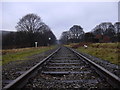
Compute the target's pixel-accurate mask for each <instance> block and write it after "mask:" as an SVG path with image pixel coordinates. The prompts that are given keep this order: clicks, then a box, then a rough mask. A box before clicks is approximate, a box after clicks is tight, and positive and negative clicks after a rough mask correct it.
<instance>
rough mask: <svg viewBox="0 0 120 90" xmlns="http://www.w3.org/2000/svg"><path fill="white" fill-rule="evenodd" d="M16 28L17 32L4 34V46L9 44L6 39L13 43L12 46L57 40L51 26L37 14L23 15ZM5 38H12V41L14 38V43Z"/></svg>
mask: <svg viewBox="0 0 120 90" xmlns="http://www.w3.org/2000/svg"><path fill="white" fill-rule="evenodd" d="M15 28H16V29H17V32H15V33H14V35H13V34H12V33H10V34H7V35H5V36H4V38H3V48H4V47H5V48H6V47H7V46H8V45H9V44H8V43H6V41H7V42H10V43H11V45H9V46H11V48H16V47H34V46H35V42H38V46H46V45H50V44H54V43H55V42H56V37H55V35H54V34H53V33H52V31H51V29H50V28H49V26H47V25H46V24H45V23H44V22H42V20H41V18H40V17H39V16H38V15H36V14H27V15H25V16H23V17H22V18H21V19H20V20H19V22H18V23H17V25H16V27H15ZM5 38H9V39H12V41H13V40H14V43H13V42H12V41H11V40H9V39H5ZM13 46H14V47H13Z"/></svg>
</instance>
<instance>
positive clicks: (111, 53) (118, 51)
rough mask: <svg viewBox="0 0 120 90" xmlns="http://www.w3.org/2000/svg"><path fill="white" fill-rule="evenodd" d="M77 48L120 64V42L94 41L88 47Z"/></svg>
mask: <svg viewBox="0 0 120 90" xmlns="http://www.w3.org/2000/svg"><path fill="white" fill-rule="evenodd" d="M77 50H79V51H81V52H83V53H87V54H90V55H92V56H95V57H98V58H101V59H103V60H107V61H109V62H111V63H113V64H117V65H120V60H119V57H120V43H92V44H89V45H88V48H87V49H85V48H84V47H83V46H80V47H78V48H77Z"/></svg>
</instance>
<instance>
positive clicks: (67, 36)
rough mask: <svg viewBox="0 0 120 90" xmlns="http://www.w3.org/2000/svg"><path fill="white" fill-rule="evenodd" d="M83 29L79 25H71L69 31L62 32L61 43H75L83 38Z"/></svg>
mask: <svg viewBox="0 0 120 90" xmlns="http://www.w3.org/2000/svg"><path fill="white" fill-rule="evenodd" d="M83 36H84V31H83V28H82V27H81V26H79V25H73V27H71V28H70V29H69V31H66V32H63V33H62V36H61V41H62V42H63V43H68V42H71V43H76V42H81V41H82V40H83Z"/></svg>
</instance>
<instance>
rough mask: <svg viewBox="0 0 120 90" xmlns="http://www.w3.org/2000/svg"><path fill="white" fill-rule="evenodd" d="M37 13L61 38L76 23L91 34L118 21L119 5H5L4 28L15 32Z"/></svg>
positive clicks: (14, 3) (3, 5) (79, 3)
mask: <svg viewBox="0 0 120 90" xmlns="http://www.w3.org/2000/svg"><path fill="white" fill-rule="evenodd" d="M28 13H35V14H37V15H39V16H40V17H41V18H42V21H43V22H45V23H46V24H47V25H48V26H49V27H50V28H51V30H52V31H53V33H54V34H55V35H56V37H57V38H58V39H59V38H60V35H61V33H62V32H63V31H66V30H69V28H70V27H72V26H73V25H74V24H77V25H80V26H81V27H83V29H84V31H85V32H88V31H91V30H92V29H93V28H94V27H95V26H96V25H97V24H100V23H101V22H112V23H113V24H114V23H115V22H116V21H118V3H117V2H23V3H22V2H9V3H8V2H4V3H2V15H3V16H2V22H1V21H0V24H1V23H2V27H0V28H1V29H6V30H15V26H16V23H17V22H18V21H19V19H20V18H22V17H23V16H24V15H26V14H28Z"/></svg>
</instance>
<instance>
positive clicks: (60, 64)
mask: <svg viewBox="0 0 120 90" xmlns="http://www.w3.org/2000/svg"><path fill="white" fill-rule="evenodd" d="M119 86H120V78H119V77H117V76H116V75H114V74H112V73H110V72H109V71H108V70H106V69H104V68H103V67H101V66H100V65H98V64H96V63H94V62H93V61H91V60H90V59H88V58H86V57H85V56H83V55H81V54H79V53H78V52H77V51H75V50H73V49H71V48H67V47H63V46H62V47H59V48H58V49H57V50H56V51H54V52H53V53H52V54H50V55H49V56H48V57H46V58H45V59H43V60H42V61H40V62H39V63H38V64H36V65H35V66H33V67H32V68H31V69H29V70H28V71H26V72H25V73H23V74H22V75H21V76H19V77H18V78H17V79H15V80H14V81H12V82H11V83H9V84H7V85H6V86H5V87H4V88H3V89H5V90H9V89H11V88H13V89H14V88H119Z"/></svg>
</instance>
